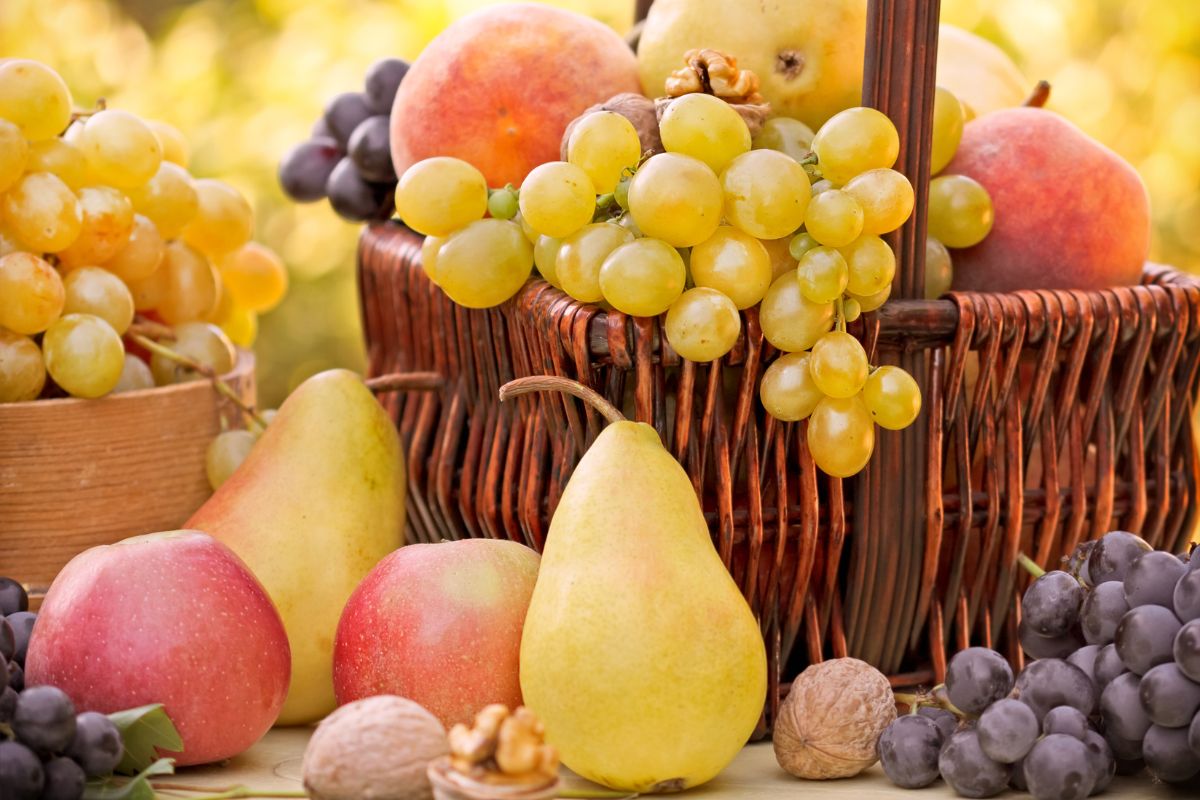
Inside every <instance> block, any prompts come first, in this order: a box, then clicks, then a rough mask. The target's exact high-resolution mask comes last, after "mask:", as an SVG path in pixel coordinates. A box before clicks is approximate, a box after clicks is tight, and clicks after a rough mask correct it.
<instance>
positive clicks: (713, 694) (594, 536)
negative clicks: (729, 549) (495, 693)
mask: <svg viewBox="0 0 1200 800" xmlns="http://www.w3.org/2000/svg"><path fill="white" fill-rule="evenodd" d="M559 380H560V381H561V384H570V383H571V382H569V381H565V380H562V379H559ZM553 383H555V381H554V379H541V378H527V379H520V380H518V381H514V382H513V384H509V386H507V387H505V390H502V392H501V396H502V397H506V396H509V395H511V394H517V393H520V392H521V391H528V390H533V389H535V388H537V389H540V388H551V384H553ZM561 384H559V385H555V386H553V388H558V389H562V390H563V391H571V393H577V392H576V391H572V389H576V390H579V389H582V387H579V386H578V385H577V384H576V385H575V386H574V387H570V388H569V387H567V386H564V385H561ZM583 394H588V392H587V390H583ZM599 404H604V401H603V400H599ZM604 405H607V404H604ZM604 413H605V415H606V416H608V417H609V419H610V420H613V419H619V417H620V415H619V412H617V411H616V409H614V408H612V407H611V406H608V408H607V409H605V410H604ZM520 663H521V666H520V677H521V692H522V694H523V696H524V700H525V704H526V705H527V706H529V707H530V708H531V709H532V710H533V711H534V712H536V713H537V714H538V716H540V717H541V719H542V720H543V722H544V723H545V726H546V737H547V740H548V741H549V742H551V743H552V744H553V745H554V746H555V747H557V748H558V750H559V753H560V754H561V756H562V761H563V763H564V764H566V765H567V766H568V767H570V768H571V769H572V770H574V771H575V772H577V773H578V774H580V775H582V776H583V777H585V778H588V779H589V780H592V781H595V782H596V783H600V784H603V785H605V786H609V787H611V788H614V789H619V790H621V791H628V792H656V791H674V790H680V789H685V788H687V787H689V786H695V785H697V784H700V783H704V782H705V781H707V780H709V779H710V778H712V777H714V776H715V775H716V774H717V773H718V772H720V771H721V770H722V769H723V768H724V767H725V766H726V765H727V764H728V763H729V762H730V761H732V760H733V758H734V756H735V755H737V753H738V751H739V750H740V749H741V748H742V746H743V745H744V744H745V743H746V740H747V739H748V738H749V737H750V735H751V733H752V732H753V731H754V727H755V724H756V723H757V722H758V719H759V715H760V714H761V713H762V708H763V702H764V700H765V698H766V691H767V659H766V649H765V648H764V646H763V639H762V634H761V633H760V631H759V627H758V624H757V623H756V621H755V619H754V615H753V614H752V613H751V611H750V607H749V606H748V605H747V604H746V601H745V599H744V598H743V597H742V594H741V592H740V591H739V590H738V587H737V585H736V584H735V583H734V581H733V579H732V578H731V577H730V575H729V573H728V571H726V569H725V567H724V565H723V564H722V563H721V559H720V557H719V556H718V555H717V551H716V549H715V548H714V547H713V543H712V539H711V537H710V535H709V531H708V525H707V524H706V523H705V521H704V516H703V514H702V512H701V510H700V504H699V502H698V501H697V499H696V493H695V491H694V490H693V489H692V484H691V481H690V480H689V479H688V477H687V474H686V473H685V472H684V471H683V468H682V467H680V466H679V463H678V462H677V461H676V460H675V459H674V458H672V457H671V455H670V454H669V453H668V452H667V451H666V449H664V448H663V446H662V443H661V442H660V441H659V438H658V434H657V433H655V431H654V429H653V428H652V427H650V426H649V425H645V424H642V423H635V422H627V421H613V422H611V424H609V425H608V427H607V428H605V429H604V430H603V431H602V432H601V433H600V435H599V436H598V437H597V438H596V441H595V442H594V443H593V444H592V446H591V448H590V449H589V450H588V451H587V453H586V454H584V456H583V458H582V459H581V460H580V462H579V464H578V465H577V466H576V467H575V471H574V473H573V474H572V475H571V478H570V480H569V481H568V483H567V486H566V488H565V489H564V491H563V494H562V498H561V500H560V501H559V504H558V507H557V509H556V511H555V513H554V518H553V520H552V521H551V523H550V531H549V534H548V536H547V539H546V545H545V550H544V553H543V555H542V564H541V569H540V571H539V573H538V579H537V583H536V585H535V587H534V590H533V597H532V599H531V600H530V605H529V613H528V615H527V617H526V619H525V628H524V632H523V634H522V637H521V662H520Z"/></svg>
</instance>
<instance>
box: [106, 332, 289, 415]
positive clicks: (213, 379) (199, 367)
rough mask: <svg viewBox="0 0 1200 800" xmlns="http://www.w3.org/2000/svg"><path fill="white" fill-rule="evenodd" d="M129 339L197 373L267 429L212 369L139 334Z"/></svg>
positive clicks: (132, 334) (251, 407)
mask: <svg viewBox="0 0 1200 800" xmlns="http://www.w3.org/2000/svg"><path fill="white" fill-rule="evenodd" d="M127 333H128V331H127ZM129 338H130V339H133V341H135V342H137V343H138V344H140V345H141V346H142V347H144V348H146V349H147V350H149V351H150V352H151V353H154V354H156V355H160V356H162V357H163V358H165V359H168V360H170V361H174V362H175V363H176V364H179V365H180V366H184V367H187V368H188V369H190V370H192V371H193V372H198V373H200V374H201V375H203V376H204V377H206V378H208V380H209V382H210V383H212V386H213V389H215V390H216V391H217V393H218V394H220V395H222V396H224V397H225V398H226V399H227V400H229V401H230V402H231V403H233V404H234V405H235V406H237V407H238V408H239V409H241V411H242V413H243V414H245V415H246V416H247V417H249V418H250V420H251V421H252V422H254V423H255V424H257V425H261V426H262V427H264V428H265V427H267V421H266V420H264V419H263V418H262V417H260V416H259V415H258V412H257V411H255V410H254V406H252V405H249V404H248V403H246V401H245V400H243V399H242V398H241V397H239V396H238V393H237V392H235V391H234V390H233V388H232V387H231V386H230V385H229V384H228V383H226V382H225V381H223V380H221V378H220V376H219V375H217V373H216V370H214V369H213V368H212V367H210V366H208V365H207V364H201V363H200V362H199V361H196V360H195V359H193V358H188V357H187V356H185V355H183V354H182V353H177V352H175V351H174V350H172V349H171V348H169V347H167V346H165V345H162V344H159V343H158V342H156V341H154V340H153V339H151V338H150V337H149V336H144V335H142V334H141V333H130V334H129Z"/></svg>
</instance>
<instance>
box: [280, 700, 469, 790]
mask: <svg viewBox="0 0 1200 800" xmlns="http://www.w3.org/2000/svg"><path fill="white" fill-rule="evenodd" d="M446 751H447V746H446V731H445V729H444V728H442V724H441V723H440V722H438V720H437V717H435V716H433V714H430V713H429V712H428V711H426V710H425V709H424V708H422V707H421V706H419V705H417V704H416V703H414V702H413V701H412V700H406V699H404V698H403V697H394V696H391V695H378V696H376V697H368V698H365V699H363V700H358V701H355V702H353V703H349V704H347V705H344V706H342V707H341V708H339V709H338V710H337V711H334V712H333V713H332V714H330V715H329V716H328V717H326V718H325V720H324V721H323V722H322V723H321V724H320V725H318V726H317V730H316V732H314V733H313V735H312V738H311V739H310V740H309V742H308V747H307V748H306V749H305V751H304V763H303V766H302V768H301V772H302V774H303V777H304V788H305V790H306V791H307V792H308V794H309V796H310V797H312V798H314V800H364V798H371V800H427V798H431V797H432V796H433V792H432V789H431V787H430V785H429V778H428V777H427V775H426V770H427V768H428V765H429V763H430V762H431V761H433V760H434V759H437V758H438V757H439V756H444V754H445V753H446Z"/></svg>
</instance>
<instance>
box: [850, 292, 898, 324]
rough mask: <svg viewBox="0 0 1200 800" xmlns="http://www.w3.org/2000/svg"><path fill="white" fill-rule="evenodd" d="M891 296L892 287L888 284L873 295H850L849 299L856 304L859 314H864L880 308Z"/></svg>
mask: <svg viewBox="0 0 1200 800" xmlns="http://www.w3.org/2000/svg"><path fill="white" fill-rule="evenodd" d="M891 296H892V285H891V284H890V283H889V284H888V285H887V286H885V287H883V288H882V289H880V290H879V291H878V292H876V293H875V294H869V295H856V294H852V295H850V299H851V300H853V301H854V302H856V303H858V310H859V312H860V313H864V314H865V313H866V312H868V311H874V310H875V309H877V308H879V307H880V306H882V305H883V304H884V303H886V302H887V300H888V298H889V297H891ZM847 321H849V320H847Z"/></svg>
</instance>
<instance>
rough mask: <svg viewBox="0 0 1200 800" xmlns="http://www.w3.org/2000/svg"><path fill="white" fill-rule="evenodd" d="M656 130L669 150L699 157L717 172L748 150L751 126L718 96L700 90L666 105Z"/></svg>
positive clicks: (665, 147)
mask: <svg viewBox="0 0 1200 800" xmlns="http://www.w3.org/2000/svg"><path fill="white" fill-rule="evenodd" d="M658 130H659V135H660V136H661V137H662V143H663V148H664V149H666V151H667V152H668V153H682V154H683V155H685V156H691V157H692V158H698V159H700V160H701V161H703V162H704V163H705V164H707V165H708V167H709V169H711V170H712V171H713V172H714V173H716V174H718V175H719V174H720V173H721V170H723V169H725V167H726V166H727V165H728V164H729V162H730V161H732V160H733V159H734V158H735V157H736V156H739V155H741V154H742V153H745V152H746V151H747V150H749V149H750V129H749V128H748V127H747V126H746V121H745V120H743V119H742V115H741V114H739V113H738V112H737V111H736V110H734V108H733V106H731V105H729V103H726V102H725V101H724V100H722V99H721V98H719V97H716V96H714V95H711V94H704V93H703V92H693V93H691V94H685V95H683V96H681V97H676V98H675V99H674V100H672V101H671V102H670V103H669V104H667V107H666V109H665V110H664V111H663V113H662V116H661V117H660V118H659V120H658Z"/></svg>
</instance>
